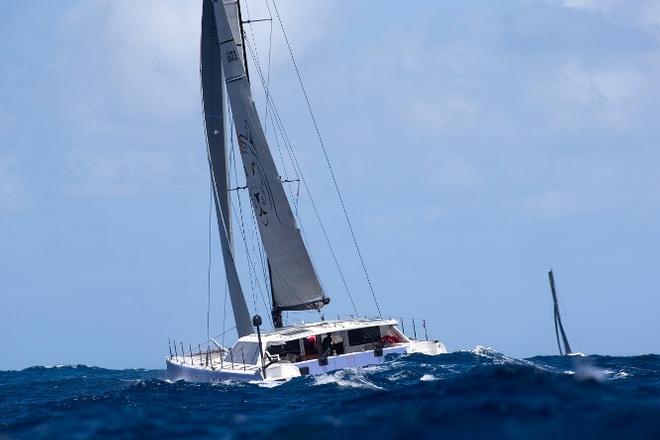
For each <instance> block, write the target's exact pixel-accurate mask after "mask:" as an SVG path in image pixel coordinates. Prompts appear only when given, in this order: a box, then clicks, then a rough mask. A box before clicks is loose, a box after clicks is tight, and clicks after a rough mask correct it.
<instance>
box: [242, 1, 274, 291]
mask: <svg viewBox="0 0 660 440" xmlns="http://www.w3.org/2000/svg"><path fill="white" fill-rule="evenodd" d="M243 4H244V5H245V13H246V14H247V18H248V24H249V26H250V34H251V36H252V44H253V45H254V52H255V54H256V60H257V61H258V60H259V52H258V50H257V39H256V37H255V36H254V27H253V26H252V21H251V18H250V9H249V7H248V2H247V1H246V2H244V3H243ZM271 28H272V23H271ZM243 42H244V43H245V44H246V45H248V44H249V41H248V40H247V38H243ZM250 55H251V56H252V46H250ZM252 58H253V60H252V61H253V62H254V61H255V57H254V56H252ZM245 62H246V63H247V60H245ZM257 64H259V63H257ZM266 99H268V98H267V97H266ZM265 131H266V130H265V129H264V134H265ZM250 217H251V218H252V226H253V230H252V237H253V238H252V250H253V252H254V248H255V247H257V248H258V251H259V263H260V264H261V274H262V276H263V278H264V284H265V285H266V287H268V281H267V280H268V274H267V269H266V263H265V260H264V255H263V252H262V249H261V248H262V246H261V243H260V242H259V241H258V240H256V239H255V238H254V237H255V235H256V236H258V234H259V231H258V229H257V223H256V220H255V218H254V216H250ZM254 253H255V254H256V252H254ZM255 276H256V274H255Z"/></svg>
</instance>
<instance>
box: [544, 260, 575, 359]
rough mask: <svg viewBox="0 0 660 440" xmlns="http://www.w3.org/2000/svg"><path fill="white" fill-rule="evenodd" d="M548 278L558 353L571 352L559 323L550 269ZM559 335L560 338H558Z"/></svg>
mask: <svg viewBox="0 0 660 440" xmlns="http://www.w3.org/2000/svg"><path fill="white" fill-rule="evenodd" d="M548 279H549V280H550V291H551V292H552V301H553V303H554V315H555V336H556V337H557V346H558V347H559V354H560V355H562V356H563V355H567V354H571V353H573V350H571V345H570V344H569V343H568V338H567V337H566V332H565V331H564V325H563V324H562V323H561V314H560V313H559V300H558V299H557V291H556V289H555V277H554V275H553V273H552V269H550V271H549V272H548ZM560 335H561V340H560V338H559V337H560ZM562 342H563V343H564V350H563V352H562Z"/></svg>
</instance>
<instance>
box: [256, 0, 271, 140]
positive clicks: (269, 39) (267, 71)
mask: <svg viewBox="0 0 660 440" xmlns="http://www.w3.org/2000/svg"><path fill="white" fill-rule="evenodd" d="M265 3H266V8H267V9H268V17H269V24H270V31H269V35H268V68H267V70H266V111H265V115H266V116H265V117H264V132H265V131H266V129H267V127H268V101H269V99H270V60H271V53H272V50H273V14H272V12H270V5H269V4H268V0H265ZM255 44H256V41H255Z"/></svg>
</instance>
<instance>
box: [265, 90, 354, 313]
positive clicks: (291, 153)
mask: <svg viewBox="0 0 660 440" xmlns="http://www.w3.org/2000/svg"><path fill="white" fill-rule="evenodd" d="M270 102H271V113H272V114H274V115H275V116H276V118H275V121H276V122H277V126H278V129H279V130H280V134H281V135H282V137H283V138H284V139H285V146H286V147H287V152H288V153H289V157H290V158H291V161H292V163H293V164H294V169H295V168H297V170H296V172H297V173H298V175H299V176H300V180H301V181H302V182H303V186H304V187H305V192H306V193H307V197H309V201H310V204H311V205H312V209H313V210H314V214H315V216H316V219H317V220H318V222H319V226H320V227H321V232H322V233H323V237H324V238H325V242H326V244H327V246H328V250H329V251H330V255H331V256H332V260H333V261H334V263H335V266H336V267H337V271H338V272H339V277H340V278H341V281H342V284H343V285H344V289H345V290H346V293H347V294H348V299H349V300H350V301H351V305H352V306H353V311H354V312H355V314H356V315H358V311H357V307H356V306H355V301H353V295H352V294H351V291H350V289H349V288H348V282H347V281H346V277H345V276H344V271H343V270H342V268H341V266H340V264H339V260H338V259H337V254H336V253H335V250H334V248H333V246H332V242H331V241H330V236H329V235H328V231H327V230H326V228H325V225H324V224H323V220H322V219H321V214H320V213H319V210H318V207H317V206H316V202H315V201H314V198H313V197H312V192H311V190H310V188H309V185H308V184H307V179H305V176H304V174H303V173H302V169H301V168H300V164H299V163H298V159H297V158H296V154H295V152H294V151H293V147H292V146H291V142H290V140H289V138H288V136H287V135H286V132H285V131H283V124H282V120H281V119H280V117H279V112H278V111H277V108H276V107H275V106H274V104H273V101H272V100H271V101H270ZM301 231H302V233H303V236H304V235H305V232H304V229H302V227H301ZM310 257H311V256H310Z"/></svg>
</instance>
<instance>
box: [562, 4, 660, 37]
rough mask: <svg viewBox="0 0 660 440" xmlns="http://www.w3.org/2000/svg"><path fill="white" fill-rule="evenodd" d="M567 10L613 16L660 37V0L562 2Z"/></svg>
mask: <svg viewBox="0 0 660 440" xmlns="http://www.w3.org/2000/svg"><path fill="white" fill-rule="evenodd" d="M561 4H562V5H563V6H565V7H567V8H571V9H577V10H586V11H593V12H597V13H600V14H605V15H612V16H615V17H617V19H618V20H625V21H629V22H631V23H632V24H634V25H636V26H638V27H641V28H643V29H645V30H647V31H650V32H654V33H656V34H657V35H658V36H659V37H660V0H562V1H561Z"/></svg>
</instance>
